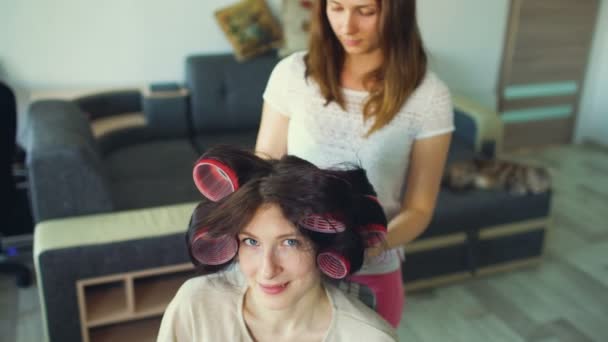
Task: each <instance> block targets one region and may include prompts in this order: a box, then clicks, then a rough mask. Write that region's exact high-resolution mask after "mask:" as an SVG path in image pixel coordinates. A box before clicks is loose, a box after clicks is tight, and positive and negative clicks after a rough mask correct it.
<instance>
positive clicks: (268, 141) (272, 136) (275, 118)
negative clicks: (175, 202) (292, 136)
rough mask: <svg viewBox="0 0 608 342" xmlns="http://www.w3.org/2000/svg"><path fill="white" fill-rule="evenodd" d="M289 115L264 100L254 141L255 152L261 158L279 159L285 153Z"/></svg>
mask: <svg viewBox="0 0 608 342" xmlns="http://www.w3.org/2000/svg"><path fill="white" fill-rule="evenodd" d="M288 125H289V117H288V116H286V115H284V114H281V113H279V112H278V111H276V110H274V109H272V107H270V106H269V105H268V104H267V103H266V102H264V107H263V108H262V121H261V122H260V129H259V130H258V137H257V140H256V143H255V154H257V155H258V156H260V157H262V158H274V159H279V158H281V157H282V156H284V155H285V154H287V126H288Z"/></svg>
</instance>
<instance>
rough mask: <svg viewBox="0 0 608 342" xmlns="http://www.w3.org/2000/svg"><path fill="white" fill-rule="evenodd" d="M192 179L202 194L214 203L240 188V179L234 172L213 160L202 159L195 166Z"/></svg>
mask: <svg viewBox="0 0 608 342" xmlns="http://www.w3.org/2000/svg"><path fill="white" fill-rule="evenodd" d="M192 178H194V184H196V187H197V188H198V190H199V191H200V192H201V194H203V196H205V197H207V198H208V199H209V200H211V201H213V202H217V201H219V200H221V199H222V198H224V197H226V196H228V195H230V194H231V193H233V192H235V191H236V190H237V189H238V188H239V179H238V177H237V176H236V173H235V172H234V170H233V169H231V168H230V167H228V165H226V164H224V163H222V162H221V161H219V160H215V159H212V158H200V159H199V160H198V161H197V162H196V164H195V165H194V169H193V171H192Z"/></svg>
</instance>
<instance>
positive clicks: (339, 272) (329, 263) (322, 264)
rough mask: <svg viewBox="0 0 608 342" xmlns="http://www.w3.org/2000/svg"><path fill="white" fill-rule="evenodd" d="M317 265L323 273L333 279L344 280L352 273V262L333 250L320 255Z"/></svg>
mask: <svg viewBox="0 0 608 342" xmlns="http://www.w3.org/2000/svg"><path fill="white" fill-rule="evenodd" d="M317 265H318V266H319V269H320V270H321V272H323V273H324V274H325V275H327V276H328V277H330V278H333V279H342V278H344V277H346V276H347V275H348V274H349V273H350V262H349V261H348V260H347V259H346V258H345V257H344V256H342V255H341V254H339V253H337V252H335V251H332V250H329V251H324V252H321V253H319V255H317Z"/></svg>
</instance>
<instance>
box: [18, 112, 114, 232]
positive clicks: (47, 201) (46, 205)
mask: <svg viewBox="0 0 608 342" xmlns="http://www.w3.org/2000/svg"><path fill="white" fill-rule="evenodd" d="M27 122H28V127H27V129H28V131H27V132H26V151H27V166H28V173H29V181H30V189H31V200H32V209H33V213H34V218H35V220H36V222H39V221H42V220H46V219H51V218H57V217H67V216H76V215H84V214H91V213H99V212H107V211H111V210H112V208H113V205H112V199H111V194H110V192H109V186H108V181H107V179H106V176H105V172H104V170H103V165H102V163H101V158H100V156H99V152H98V149H97V144H96V142H95V139H94V138H93V134H92V132H91V127H90V125H89V120H88V118H87V116H86V115H85V114H84V113H83V112H82V111H81V110H80V108H78V106H77V105H76V104H75V103H74V102H71V101H63V100H47V101H38V102H34V103H33V104H32V105H31V106H30V108H29V111H28V120H27Z"/></svg>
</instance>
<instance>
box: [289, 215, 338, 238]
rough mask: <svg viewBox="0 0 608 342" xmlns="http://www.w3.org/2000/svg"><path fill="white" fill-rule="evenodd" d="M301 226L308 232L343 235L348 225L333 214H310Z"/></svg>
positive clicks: (301, 221)
mask: <svg viewBox="0 0 608 342" xmlns="http://www.w3.org/2000/svg"><path fill="white" fill-rule="evenodd" d="M299 223H300V225H301V226H302V227H304V228H306V229H308V230H312V231H315V232H318V233H329V234H335V233H342V232H343V231H345V230H346V225H345V224H344V223H343V222H342V220H341V219H340V218H339V217H337V215H332V214H323V215H318V214H309V215H307V216H306V217H305V218H303V219H302V220H300V222H299Z"/></svg>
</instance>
